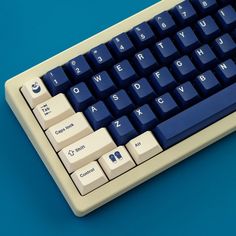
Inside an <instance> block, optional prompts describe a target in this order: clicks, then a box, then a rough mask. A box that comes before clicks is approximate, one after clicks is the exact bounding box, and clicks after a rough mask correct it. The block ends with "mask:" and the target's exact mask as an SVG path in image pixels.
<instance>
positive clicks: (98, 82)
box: [90, 71, 116, 98]
mask: <svg viewBox="0 0 236 236" xmlns="http://www.w3.org/2000/svg"><path fill="white" fill-rule="evenodd" d="M90 84H91V87H92V89H93V91H94V92H95V93H96V95H97V97H98V98H105V97H107V96H109V95H110V94H112V93H114V92H115V91H116V85H115V84H114V82H113V81H112V79H111V77H110V76H109V74H108V73H107V72H106V71H102V72H100V73H98V74H96V75H94V76H93V77H92V78H91V80H90Z"/></svg>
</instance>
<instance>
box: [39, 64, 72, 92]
mask: <svg viewBox="0 0 236 236" xmlns="http://www.w3.org/2000/svg"><path fill="white" fill-rule="evenodd" d="M43 82H44V83H45V85H46V86H47V89H48V90H49V92H50V93H51V95H52V96H55V95H57V94H58V93H64V92H65V91H66V90H67V89H68V88H69V87H70V86H71V82H70V80H69V79H68V77H67V76H66V74H65V72H64V70H63V69H62V67H57V68H55V69H53V70H51V71H49V72H48V73H47V74H45V75H44V76H43Z"/></svg>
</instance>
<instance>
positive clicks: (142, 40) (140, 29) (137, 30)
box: [130, 22, 156, 48]
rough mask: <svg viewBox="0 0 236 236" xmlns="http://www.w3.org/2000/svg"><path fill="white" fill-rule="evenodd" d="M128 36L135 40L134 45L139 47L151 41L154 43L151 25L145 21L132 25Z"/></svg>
mask: <svg viewBox="0 0 236 236" xmlns="http://www.w3.org/2000/svg"><path fill="white" fill-rule="evenodd" d="M130 36H131V37H132V39H133V41H134V42H135V45H137V46H138V47H141V48H143V47H146V46H148V45H149V44H151V43H154V42H155V39H156V37H155V34H154V33H153V31H152V29H151V27H150V26H149V25H148V23H146V22H143V23H141V24H139V25H137V26H136V27H134V28H133V29H132V30H131V31H130Z"/></svg>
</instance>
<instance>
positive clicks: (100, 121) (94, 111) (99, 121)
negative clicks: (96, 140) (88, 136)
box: [84, 101, 113, 130]
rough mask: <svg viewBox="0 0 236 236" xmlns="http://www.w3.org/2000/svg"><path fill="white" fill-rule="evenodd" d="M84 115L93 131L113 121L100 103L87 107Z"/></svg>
mask: <svg viewBox="0 0 236 236" xmlns="http://www.w3.org/2000/svg"><path fill="white" fill-rule="evenodd" d="M84 114H85V116H86V117H87V119H88V121H89V123H90V124H91V126H92V127H93V129H94V130H97V129H100V128H101V127H105V126H107V125H108V124H110V123H111V121H112V120H113V116H112V115H111V113H110V111H109V110H108V108H107V106H106V105H105V104H104V102H102V101H99V102H97V103H95V104H93V105H92V106H89V107H88V108H87V109H86V110H85V111H84Z"/></svg>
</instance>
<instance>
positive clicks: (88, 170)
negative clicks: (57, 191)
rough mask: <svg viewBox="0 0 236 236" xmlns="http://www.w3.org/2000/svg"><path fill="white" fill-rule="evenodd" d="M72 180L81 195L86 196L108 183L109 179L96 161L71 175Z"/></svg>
mask: <svg viewBox="0 0 236 236" xmlns="http://www.w3.org/2000/svg"><path fill="white" fill-rule="evenodd" d="M71 178H72V180H73V181H74V183H75V185H76V187H77V188H78V190H79V191H80V193H81V195H86V194H87V193H89V192H91V191H92V190H94V189H96V188H98V187H100V186H101V185H103V184H105V183H106V182H108V179H107V177H106V176H105V174H104V173H103V171H102V169H101V167H100V166H99V164H98V163H97V162H96V161H93V162H90V163H89V164H87V165H85V166H83V167H82V168H80V169H78V170H76V171H75V172H74V173H73V174H72V175H71Z"/></svg>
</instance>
